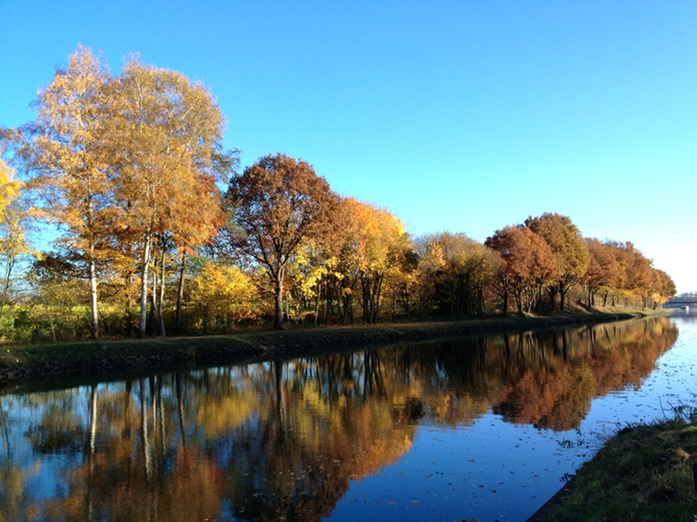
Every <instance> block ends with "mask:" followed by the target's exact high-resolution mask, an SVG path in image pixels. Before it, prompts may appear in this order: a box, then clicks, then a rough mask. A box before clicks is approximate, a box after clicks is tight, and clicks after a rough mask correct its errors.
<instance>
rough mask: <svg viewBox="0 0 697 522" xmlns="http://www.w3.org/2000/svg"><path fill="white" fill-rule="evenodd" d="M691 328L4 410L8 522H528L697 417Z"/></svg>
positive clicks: (29, 397)
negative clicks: (596, 460) (646, 433)
mask: <svg viewBox="0 0 697 522" xmlns="http://www.w3.org/2000/svg"><path fill="white" fill-rule="evenodd" d="M696 319H697V318H695V317H692V316H688V315H684V316H675V317H670V318H654V319H647V320H633V321H626V322H620V323H612V324H605V325H598V326H594V327H588V326H584V327H577V328H573V329H565V330H558V331H549V332H538V333H526V334H522V335H512V336H489V337H483V338H466V339H461V340H459V341H450V342H438V343H421V344H417V345H399V346H392V347H386V348H383V349H380V350H369V351H365V350H363V351H356V352H352V353H340V354H335V355H328V356H321V357H316V358H302V359H295V360H290V361H265V362H258V363H255V364H248V365H243V366H232V367H221V368H214V369H207V370H198V371H192V372H189V373H177V374H166V375H153V376H150V377H146V378H143V379H134V380H129V381H122V382H108V383H100V384H95V385H86V386H79V387H74V388H69V389H62V390H53V391H47V392H42V393H25V394H6V395H0V439H1V440H2V442H1V443H0V521H3V522H4V521H20V520H21V521H25V520H71V521H73V520H75V521H78V520H79V521H83V520H100V521H101V520H123V521H132V520H136V521H141V520H142V521H149V520H153V521H155V520H163V521H164V520H167V521H170V520H173V521H187V522H189V521H197V520H199V521H204V520H209V521H212V520H320V519H331V520H364V521H367V520H462V519H470V518H477V519H478V520H479V521H482V522H483V521H488V520H525V519H526V518H527V517H529V516H530V515H531V514H532V513H534V512H535V511H536V510H537V509H538V508H539V507H540V506H541V505H542V504H544V503H545V502H546V501H547V500H548V499H549V498H550V497H551V496H552V495H553V494H554V493H555V492H556V491H557V490H558V489H559V488H560V487H561V486H562V485H563V483H564V482H565V481H566V480H568V478H569V477H570V476H571V475H572V474H573V473H574V472H575V470H576V469H577V468H578V467H579V466H580V465H581V464H582V463H583V462H584V461H586V460H588V459H590V458H591V457H592V456H593V454H594V453H595V452H596V451H597V450H598V449H599V448H600V446H601V445H602V443H603V441H604V440H605V439H606V438H607V437H608V436H610V435H612V434H613V433H614V432H616V431H617V430H618V429H620V428H622V427H624V426H626V425H628V424H632V423H636V422H639V421H648V420H651V419H654V418H662V417H671V418H672V417H673V416H674V409H675V408H679V407H682V406H694V404H695V395H694V392H693V391H692V390H693V388H692V386H691V384H692V383H693V381H694V378H695V375H696V372H697V369H696V368H695V363H694V362H693V361H694V360H695V357H694V352H695V350H697V321H696Z"/></svg>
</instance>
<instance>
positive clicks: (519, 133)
mask: <svg viewBox="0 0 697 522" xmlns="http://www.w3.org/2000/svg"><path fill="white" fill-rule="evenodd" d="M0 12H1V13H2V16H1V17H0V19H1V21H0V71H2V73H1V74H0V126H6V127H12V126H17V125H19V124H21V123H24V122H26V121H28V120H30V119H32V118H33V116H34V115H33V113H32V111H31V109H30V107H29V104H30V102H31V101H32V100H33V99H34V98H35V96H36V91H37V89H38V88H40V87H41V86H42V85H45V84H46V83H48V82H49V81H50V80H51V77H52V75H53V71H54V70H55V68H56V67H58V66H65V64H66V63H67V58H68V56H69V55H70V54H71V53H72V52H73V51H74V50H75V48H76V47H77V45H78V44H79V43H81V44H83V45H86V46H88V47H90V48H91V49H92V50H94V51H102V52H103V53H104V57H105V58H106V59H107V61H108V62H109V64H110V67H111V71H112V73H114V74H118V73H119V72H120V70H121V67H122V65H123V63H124V61H125V60H126V59H127V58H128V56H130V55H131V54H132V53H139V54H140V56H141V59H142V61H143V62H145V63H148V64H153V65H156V66H159V67H165V68H169V69H174V70H177V71H180V72H182V73H184V74H186V75H187V76H188V77H189V78H192V79H196V80H201V81H203V82H204V83H205V84H207V85H208V86H209V87H210V88H211V90H212V92H213V93H214V94H215V96H216V97H217V100H218V103H219V105H220V107H221V109H222V110H223V112H224V114H225V115H226V117H227V119H228V128H227V132H226V138H225V140H226V144H227V145H228V146H229V147H236V148H240V149H241V150H242V156H241V160H242V166H243V167H244V166H247V165H250V164H251V163H253V162H254V161H256V160H257V159H258V158H259V157H261V156H263V155H265V154H268V153H276V152H284V153H286V154H288V155H291V156H294V157H297V158H302V159H304V160H306V161H308V162H309V163H311V164H312V165H313V166H314V167H315V170H316V171H317V172H318V173H319V174H320V175H322V176H324V177H325V178H326V179H327V180H328V181H329V183H330V185H331V186H332V188H333V189H334V190H335V191H337V192H339V193H340V194H342V195H344V196H353V197H356V198H358V199H361V200H364V201H369V202H371V203H374V204H376V205H378V206H381V207H386V208H388V209H389V210H390V211H391V212H392V213H393V214H395V215H396V216H398V217H399V218H400V219H402V221H404V223H405V224H406V226H407V229H408V230H409V231H410V232H411V233H412V234H413V235H415V236H418V235H421V234H427V233H434V232H440V231H444V230H449V231H451V232H463V233H465V234H467V235H469V236H470V237H472V238H473V239H476V240H478V241H484V240H485V239H486V237H487V236H489V235H491V234H493V232H494V231H495V230H497V229H499V228H502V227H504V226H507V225H513V224H517V223H521V222H523V221H524V220H525V219H526V218H527V217H528V216H530V215H532V216H537V215H540V214H542V213H544V212H558V213H561V214H564V215H567V216H569V217H570V218H571V219H572V221H573V222H574V223H575V224H576V225H577V226H578V227H579V228H580V230H581V232H582V233H583V234H584V236H588V237H598V238H600V239H614V240H617V241H631V242H632V243H634V244H635V246H636V247H637V248H638V249H639V250H641V251H642V252H643V253H644V254H645V255H646V256H647V257H649V258H650V259H653V260H654V266H656V267H657V268H660V269H662V270H665V271H666V272H668V273H669V274H670V275H671V276H672V277H673V279H674V280H675V282H676V284H677V286H678V290H679V291H680V292H683V291H697V271H695V260H697V234H696V233H695V225H693V223H697V211H696V210H695V208H696V205H695V204H694V203H695V200H696V198H697V142H696V140H695V138H696V137H697V133H696V131H697V129H696V123H697V117H696V116H697V53H696V52H695V51H696V48H697V3H695V2H693V1H671V2H663V1H658V0H656V1H644V0H638V1H631V2H630V1H614V2H608V1H607V0H599V1H572V0H569V1H564V2H551V1H545V2H542V1H539V2H537V1H526V0H518V1H515V2H513V1H496V0H491V1H474V0H472V1H465V0H459V1H445V0H444V1H433V2H424V1H411V0H399V1H355V2H339V1H330V0H325V1H313V2H310V1H300V0H298V1H283V2H281V1H276V2H265V1H252V0H249V1H232V0H231V1H222V0H221V1H205V0H201V1H198V2H181V1H146V0H141V1H130V0H122V1H119V2H96V1H84V2H79V1H69V0H65V1H60V2H54V1H48V0H44V1H39V0H33V1H21V0H0Z"/></svg>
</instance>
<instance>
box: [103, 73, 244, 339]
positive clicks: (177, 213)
mask: <svg viewBox="0 0 697 522" xmlns="http://www.w3.org/2000/svg"><path fill="white" fill-rule="evenodd" d="M115 85H116V88H117V94H116V96H117V102H116V106H117V107H118V108H119V110H118V116H117V117H115V118H113V120H112V122H111V124H112V125H113V129H112V130H111V132H110V133H109V136H110V137H111V139H113V140H114V142H113V144H112V148H113V149H114V150H117V151H118V158H117V161H116V164H117V167H118V171H119V175H118V177H117V180H116V187H115V195H116V199H117V201H118V202H119V205H120V211H121V214H120V218H121V220H120V222H121V238H122V242H123V243H130V244H131V245H135V249H136V250H137V251H138V252H139V267H140V268H139V273H140V285H141V289H140V326H139V333H140V336H141V337H142V336H144V335H145V332H146V320H147V298H148V283H149V277H150V265H151V263H152V262H153V261H154V260H155V259H156V258H155V256H154V253H155V249H156V248H159V249H160V250H159V252H158V253H159V255H158V256H157V266H158V270H159V288H160V292H159V295H160V298H159V299H158V298H156V297H157V293H156V292H153V298H154V303H155V305H156V307H157V308H158V309H157V313H156V314H155V315H156V317H157V318H158V326H159V333H160V334H161V335H164V333H165V331H164V322H163V320H162V297H161V296H163V295H164V292H162V291H161V290H162V289H163V285H164V270H165V266H166V254H167V245H169V244H172V245H175V246H176V247H177V248H178V249H179V250H180V252H185V251H187V249H193V248H195V247H196V246H199V245H201V244H203V243H205V242H206V241H208V240H209V239H210V238H211V237H212V236H213V234H214V233H215V229H216V227H217V226H218V225H219V224H220V223H221V221H222V212H221V195H220V192H219V190H218V188H217V185H216V183H217V182H218V181H226V180H227V173H228V170H229V169H230V168H231V166H232V164H233V160H234V151H233V152H229V151H226V150H225V149H224V148H223V146H222V138H223V127H224V118H223V115H222V113H221V111H220V109H219V107H218V106H217V104H216V103H215V101H214V99H213V96H212V94H211V93H210V91H209V90H208V89H207V88H206V87H205V86H204V85H202V84H200V83H193V82H191V81H190V80H189V79H188V78H186V77H185V76H184V75H182V74H181V73H178V72H175V71H170V70H167V69H160V68H156V67H152V66H147V65H144V64H142V63H141V62H140V61H138V60H137V59H132V60H131V61H129V62H128V63H127V64H126V66H125V67H124V70H123V73H122V75H121V77H120V78H119V81H118V83H116V84H115Z"/></svg>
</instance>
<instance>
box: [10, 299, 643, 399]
mask: <svg viewBox="0 0 697 522" xmlns="http://www.w3.org/2000/svg"><path fill="white" fill-rule="evenodd" d="M639 315H641V314H632V313H597V314H570V315H564V316H553V317H507V318H504V317H498V318H491V319H481V320H468V321H458V322H421V323H392V324H385V325H375V326H351V327H325V328H306V329H293V330H284V331H264V332H248V333H240V334H237V335H224V336H208V337H179V338H174V337H173V338H154V339H142V340H117V341H113V340H112V341H108V340H105V341H85V342H79V343H65V344H44V345H31V346H3V347H2V348H0V350H1V351H0V388H3V389H8V388H17V387H22V388H23V389H25V388H27V387H34V386H36V387H41V386H47V385H48V386H50V385H51V384H52V383H55V384H58V383H65V382H66V381H67V380H68V379H71V380H82V381H84V380H85V379H104V378H118V377H119V376H122V375H125V374H133V373H141V372H156V371H171V370H176V369H181V368H194V367H200V366H210V365H217V364H234V363H238V362H243V361H251V360H264V359H272V358H286V357H293V356H298V355H310V354H317V353H328V352H332V351H340V350H348V349H359V348H366V347H369V346H379V345H384V344H391V343H398V342H410V341H422V340H429V339H445V338H453V337H457V336H463V335H485V334H493V333H512V332H519V331H525V330H532V329H544V328H556V327H561V326H570V325H574V324H584V323H594V322H608V321H616V320H621V319H630V318H633V317H637V316H639Z"/></svg>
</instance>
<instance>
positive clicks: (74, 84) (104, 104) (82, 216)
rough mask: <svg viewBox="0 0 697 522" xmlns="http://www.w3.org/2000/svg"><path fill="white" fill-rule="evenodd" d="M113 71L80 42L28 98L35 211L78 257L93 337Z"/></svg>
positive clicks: (108, 218)
mask: <svg viewBox="0 0 697 522" xmlns="http://www.w3.org/2000/svg"><path fill="white" fill-rule="evenodd" d="M110 80H111V76H110V75H109V72H108V71H107V68H106V64H105V63H104V62H103V60H102V59H100V58H99V57H97V56H95V55H94V54H93V53H92V52H91V51H90V50H89V49H88V48H86V47H78V48H77V50H76V51H75V52H74V53H73V54H72V55H71V56H70V59H69V64H68V67H67V68H66V69H59V70H57V71H56V73H55V74H54V76H53V79H52V80H51V82H50V83H49V84H48V85H47V86H46V87H45V88H44V89H42V90H41V91H40V92H39V96H38V98H37V100H36V102H35V103H34V107H35V109H36V111H37V118H36V121H34V122H32V123H31V124H29V125H27V126H26V128H25V132H26V135H27V136H28V138H27V142H26V143H25V146H24V148H23V157H24V158H25V159H26V161H27V166H28V168H29V170H30V172H31V173H32V179H31V181H30V183H29V187H30V188H32V189H35V190H36V191H37V193H38V194H39V206H38V209H39V211H40V215H41V216H42V217H44V218H45V219H47V220H48V221H49V222H51V223H54V224H56V225H58V226H59V227H61V230H64V231H65V234H64V235H63V236H62V237H61V238H60V241H61V243H62V244H63V245H65V246H66V247H68V248H69V249H72V250H74V251H76V252H79V253H80V254H81V256H82V257H83V258H84V263H85V266H86V271H87V274H85V275H86V278H87V279H88V280H89V288H90V309H91V317H90V324H91V333H92V337H94V338H97V337H98V336H99V311H98V293H97V285H98V265H99V263H100V261H102V260H103V259H104V258H105V251H106V250H107V248H108V241H106V240H105V239H106V237H107V235H108V234H107V230H108V228H109V227H110V224H111V223H112V222H113V218H114V204H113V197H112V196H113V183H112V173H113V171H112V169H111V166H110V163H109V159H110V155H109V151H108V150H107V149H106V148H105V147H104V139H103V138H104V122H105V121H106V120H107V119H108V115H109V113H110V110H111V99H110V96H109V90H108V87H109V84H110Z"/></svg>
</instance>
